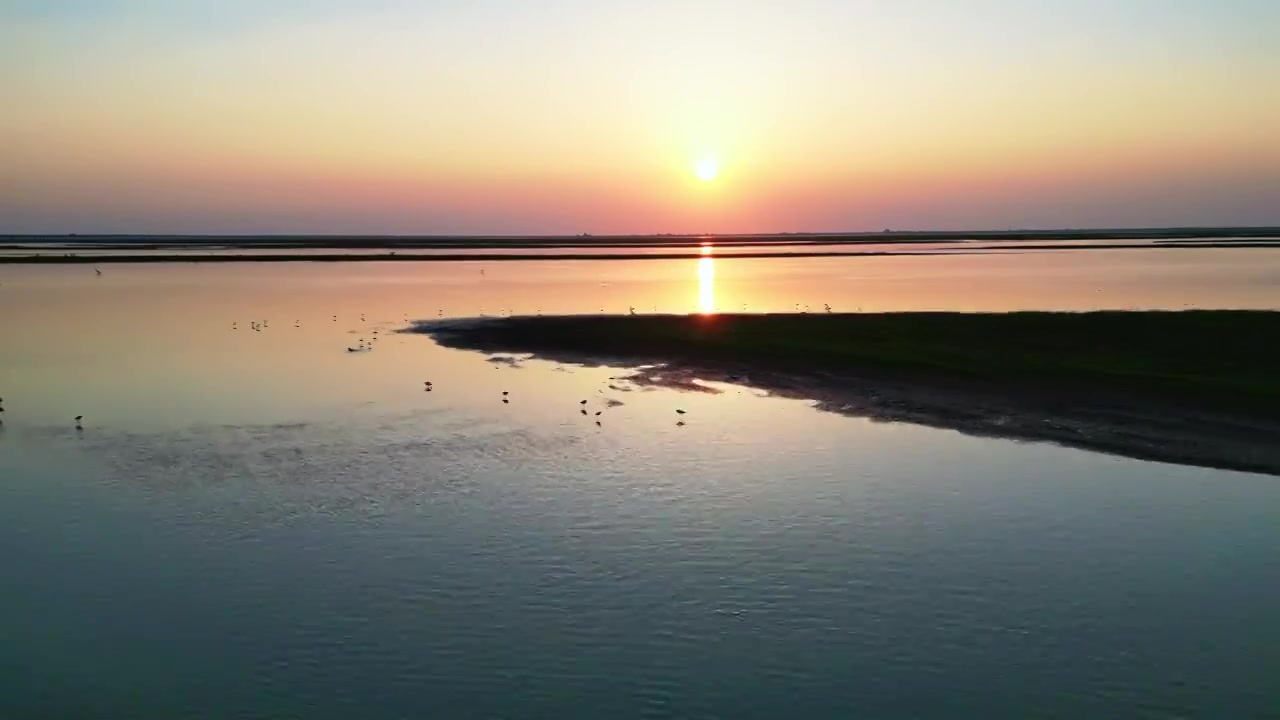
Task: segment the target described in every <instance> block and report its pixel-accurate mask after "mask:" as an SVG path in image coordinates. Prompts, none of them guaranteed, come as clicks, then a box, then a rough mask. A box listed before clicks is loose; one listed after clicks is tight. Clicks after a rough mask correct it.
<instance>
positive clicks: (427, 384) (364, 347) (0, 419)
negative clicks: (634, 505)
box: [0, 309, 685, 431]
mask: <svg viewBox="0 0 1280 720" xmlns="http://www.w3.org/2000/svg"><path fill="white" fill-rule="evenodd" d="M633 310H634V309H633ZM441 313H442V314H443V311H441ZM405 320H406V321H407V320H408V317H407V316H406V317H405ZM360 321H361V322H365V316H364V314H363V313H362V314H361V315H360ZM333 322H338V316H337V315H334V316H333ZM293 326H294V327H301V326H302V325H301V321H297V320H295V321H294V323H293ZM268 327H270V325H269V324H268V321H266V320H263V321H261V322H259V321H257V320H250V321H249V329H250V330H252V331H253V332H262V331H263V330H265V329H267V328H268ZM231 329H232V330H239V329H240V327H239V322H238V321H235V320H233V321H232V322H231ZM371 338H372V339H370V340H369V341H368V342H366V341H365V339H364V338H360V339H359V343H358V344H357V345H356V347H348V348H347V352H371V351H372V350H373V344H374V342H376V341H377V340H378V331H377V330H373V331H372V333H371ZM494 369H495V370H496V369H497V367H496V366H495V367H494ZM423 390H424V391H425V392H432V391H434V390H435V385H434V383H432V382H431V381H430V380H424V381H423ZM502 403H503V404H504V405H509V404H511V393H510V391H508V390H503V391H502ZM579 404H580V405H581V408H580V412H581V413H582V414H583V415H589V412H588V411H587V401H586V400H582V401H581V402H580V403H579ZM4 411H5V410H4V398H2V397H0V426H3V425H4ZM603 414H604V411H603V410H597V411H596V413H595V418H596V421H595V423H596V425H598V426H599V425H601V421H600V417H601V416H602V415H603ZM676 415H677V416H678V417H680V418H681V419H680V420H679V421H678V422H677V423H676V425H678V426H681V427H683V426H684V424H685V423H684V420H683V418H684V415H685V411H684V410H683V409H680V408H677V409H676ZM74 420H75V429H76V430H78V431H83V430H84V416H83V415H77V416H75V418H74Z"/></svg>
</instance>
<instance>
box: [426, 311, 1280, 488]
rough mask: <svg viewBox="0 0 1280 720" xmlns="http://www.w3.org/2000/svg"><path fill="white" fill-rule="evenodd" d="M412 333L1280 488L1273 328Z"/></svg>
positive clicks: (504, 321)
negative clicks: (1247, 475) (1237, 474)
mask: <svg viewBox="0 0 1280 720" xmlns="http://www.w3.org/2000/svg"><path fill="white" fill-rule="evenodd" d="M948 327H952V328H954V327H962V328H965V329H964V330H962V331H959V332H952V331H948V330H946V328H948ZM411 331H413V332H421V333H426V334H429V335H431V336H432V337H433V338H434V339H435V340H436V342H438V343H440V344H441V345H444V346H447V347H453V348H460V349H469V350H477V351H482V352H489V353H527V354H528V355H529V356H532V357H538V358H543V359H550V360H556V361H560V362H567V363H578V364H590V365H611V366H621V367H628V368H631V369H632V370H633V374H632V375H631V376H630V377H628V378H626V379H625V381H626V382H630V383H632V384H633V385H640V386H649V385H659V386H665V387H671V388H674V389H682V390H697V389H705V387H706V386H705V384H704V383H706V382H712V383H715V382H724V383H731V384H735V385H740V386H745V387H752V388H757V389H760V390H763V391H766V392H769V393H771V394H775V395H779V396H785V397H792V398H800V399H808V400H812V401H814V402H816V404H817V407H819V408H820V409H823V410H827V411H831V412H837V413H842V414H845V415H850V416H856V417H866V418H871V419H873V420H878V421H894V422H911V423H916V424H921V425H927V426H932V427H938V428H945V429H951V430H957V431H960V432H963V433H966V434H970V435H977V436H986V437H1000V438H1010V439H1017V440H1030V441H1045V442H1053V443H1057V444H1061V445H1065V446H1070V447H1077V448H1082V449H1087V450H1094V451H1100V452H1106V453H1112V454H1116V455H1123V456H1128V457H1134V458H1141V459H1147V460H1156V461H1163V462H1172V463H1180V464H1187V465H1197V466H1204V467H1214V468H1223V469H1232V470H1243V471H1252V472H1259V473H1268V474H1275V475H1280V404H1278V403H1277V402H1276V399H1277V397H1280V387H1278V383H1280V379H1277V377H1276V376H1277V373H1275V372H1274V370H1275V369H1277V368H1276V364H1275V362H1274V361H1273V360H1272V358H1273V357H1274V356H1273V355H1271V354H1270V352H1269V351H1268V348H1269V347H1280V313H1271V312H1239V311H1195V312H1182V313H1173V312H1151V313H1146V312H1142V313H1138V312H1133V313H1084V314H1073V313H1011V314H1007V315H1000V314H986V315H976V314H975V315H963V314H959V313H895V314H887V315H871V314H868V315H809V316H804V315H788V316H779V315H755V316H750V315H742V316H737V315H722V316H635V317H603V316H577V317H556V318H549V317H547V318H544V317H534V318H530V317H524V318H495V319H483V320H469V321H443V322H424V323H419V324H417V325H415V326H414V327H413V328H412V330H411ZM765 337H768V338H770V340H769V341H767V342H762V341H761V339H762V338H765ZM774 339H776V342H774V341H773V340H774ZM1197 348H1198V349H1197Z"/></svg>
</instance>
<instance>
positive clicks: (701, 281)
mask: <svg viewBox="0 0 1280 720" xmlns="http://www.w3.org/2000/svg"><path fill="white" fill-rule="evenodd" d="M715 311H716V261H715V258H714V257H712V255H711V246H710V245H703V246H702V257H700V258H698V312H701V313H703V314H710V313H714V312H715Z"/></svg>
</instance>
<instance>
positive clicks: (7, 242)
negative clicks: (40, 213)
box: [0, 227, 1280, 250]
mask: <svg viewBox="0 0 1280 720" xmlns="http://www.w3.org/2000/svg"><path fill="white" fill-rule="evenodd" d="M1227 238H1240V239H1245V240H1249V239H1263V238H1268V239H1273V240H1275V239H1280V227H1198V228H1113V229H1106V228H1093V229H1078V230H943V231H913V230H884V231H879V232H814V233H803V232H799V233H759V234H753V233H727V234H656V235H589V234H582V235H350V234H337V235H324V234H311V235H308V234H291V233H282V234H241V235H183V234H172V233H162V234H129V233H123V234H111V233H102V234H61V235H49V234H36V233H8V234H0V248H8V247H11V246H18V245H42V246H44V245H47V246H51V247H71V246H82V247H84V248H90V247H92V248H97V249H108V248H111V249H134V250H160V249H166V248H195V247H221V248H229V249H279V250H286V249H298V248H321V249H366V250H367V249H375V250H376V249H388V250H394V249H408V248H421V249H449V248H473V249H486V248H516V249H518V248H584V247H606V248H611V247H647V248H661V247H670V248H678V247H696V246H699V245H701V244H702V243H704V242H711V243H714V244H716V245H719V246H724V247H734V246H743V245H766V246H768V245H843V244H866V243H870V244H876V243H895V244H896V243H904V244H905V243H934V242H965V241H978V242H1007V241H1041V240H1043V241H1061V240H1153V239H1168V240H1190V239H1201V240H1221V239H1227Z"/></svg>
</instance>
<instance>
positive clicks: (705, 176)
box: [693, 157, 720, 182]
mask: <svg viewBox="0 0 1280 720" xmlns="http://www.w3.org/2000/svg"><path fill="white" fill-rule="evenodd" d="M693 174H694V175H697V176H698V179H699V180H701V181H702V182H711V181H712V180H715V179H716V176H717V175H719V174H720V162H719V161H718V160H716V159H715V158H713V157H704V158H701V159H699V160H698V162H697V163H695V164H694V166H693Z"/></svg>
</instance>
